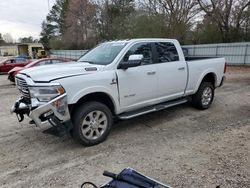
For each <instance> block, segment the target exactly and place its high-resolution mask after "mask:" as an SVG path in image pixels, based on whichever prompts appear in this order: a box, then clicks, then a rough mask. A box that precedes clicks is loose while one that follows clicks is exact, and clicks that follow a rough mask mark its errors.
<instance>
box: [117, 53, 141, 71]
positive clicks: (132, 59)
mask: <svg viewBox="0 0 250 188" xmlns="http://www.w3.org/2000/svg"><path fill="white" fill-rule="evenodd" d="M142 59H143V55H141V54H137V55H130V56H129V58H128V61H127V62H121V63H120V64H119V67H118V69H127V68H129V67H137V66H139V65H141V61H142Z"/></svg>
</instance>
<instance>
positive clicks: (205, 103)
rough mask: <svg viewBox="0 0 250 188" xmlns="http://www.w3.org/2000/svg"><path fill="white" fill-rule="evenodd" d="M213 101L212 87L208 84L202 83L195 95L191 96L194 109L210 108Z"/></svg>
mask: <svg viewBox="0 0 250 188" xmlns="http://www.w3.org/2000/svg"><path fill="white" fill-rule="evenodd" d="M213 99H214V86H213V85H212V84H211V83H209V82H202V83H201V85H200V87H199V89H198V91H197V92H196V94H194V95H193V96H192V104H193V106H194V107H196V108H198V109H201V110H205V109H208V108H209V107H210V105H211V104H212V102H213Z"/></svg>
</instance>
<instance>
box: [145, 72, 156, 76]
mask: <svg viewBox="0 0 250 188" xmlns="http://www.w3.org/2000/svg"><path fill="white" fill-rule="evenodd" d="M155 73H156V72H155V71H150V72H147V75H154V74H155Z"/></svg>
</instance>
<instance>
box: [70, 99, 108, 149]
mask: <svg viewBox="0 0 250 188" xmlns="http://www.w3.org/2000/svg"><path fill="white" fill-rule="evenodd" d="M100 112H101V113H100ZM91 113H93V114H92V115H90V114H91ZM95 113H96V116H97V113H100V114H102V115H103V117H106V119H107V122H106V121H103V122H105V123H103V122H101V123H103V125H104V124H105V129H104V128H103V130H102V128H99V127H98V125H100V126H101V123H96V124H97V125H96V127H94V123H92V125H89V124H90V123H87V124H86V125H84V120H85V122H92V121H91V120H92V119H95V118H92V119H91V118H90V116H94V114H95ZM72 115H73V116H72V121H73V125H74V127H73V130H72V136H73V138H74V139H75V140H76V141H78V142H79V143H81V144H83V145H85V146H93V145H97V144H99V143H101V142H103V141H104V140H105V139H106V138H107V136H108V135H109V133H110V130H111V127H112V125H113V116H112V113H111V111H110V109H109V108H108V107H107V106H106V105H104V104H102V103H99V102H87V103H84V104H83V105H81V106H80V107H78V108H77V109H76V110H75V111H74V114H72ZM99 117H100V116H99ZM87 118H89V119H90V120H89V121H87ZM104 119H105V118H104ZM97 121H98V122H99V120H97ZM103 125H102V126H103ZM84 126H85V128H84ZM97 127H98V128H97ZM83 129H85V130H87V129H90V130H89V131H90V132H89V131H88V132H89V135H87V134H88V132H87V131H83ZM97 131H98V132H97ZM83 132H86V133H83ZM100 132H102V133H100ZM97 133H99V134H100V135H98V134H97ZM84 134H85V135H84ZM90 134H91V135H93V137H95V136H94V135H95V134H96V138H92V139H90V138H87V136H90V137H91V135H90Z"/></svg>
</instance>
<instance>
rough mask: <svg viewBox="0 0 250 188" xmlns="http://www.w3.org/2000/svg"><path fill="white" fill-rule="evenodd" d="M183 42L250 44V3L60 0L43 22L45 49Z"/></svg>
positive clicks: (227, 0) (241, 0)
mask: <svg viewBox="0 0 250 188" xmlns="http://www.w3.org/2000/svg"><path fill="white" fill-rule="evenodd" d="M140 37H141V38H142V37H164V38H176V39H178V40H179V41H180V42H181V43H182V44H200V43H220V42H225V43H227V42H242V41H250V1H249V0H223V1H221V0H57V1H56V3H55V4H54V6H53V7H52V9H51V10H50V12H49V14H48V15H47V17H46V19H45V20H44V21H43V23H42V32H41V39H40V40H41V42H42V43H43V44H44V46H45V47H46V48H53V49H88V48H91V47H93V46H94V45H95V44H97V43H99V42H101V41H106V40H114V39H129V38H140Z"/></svg>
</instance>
